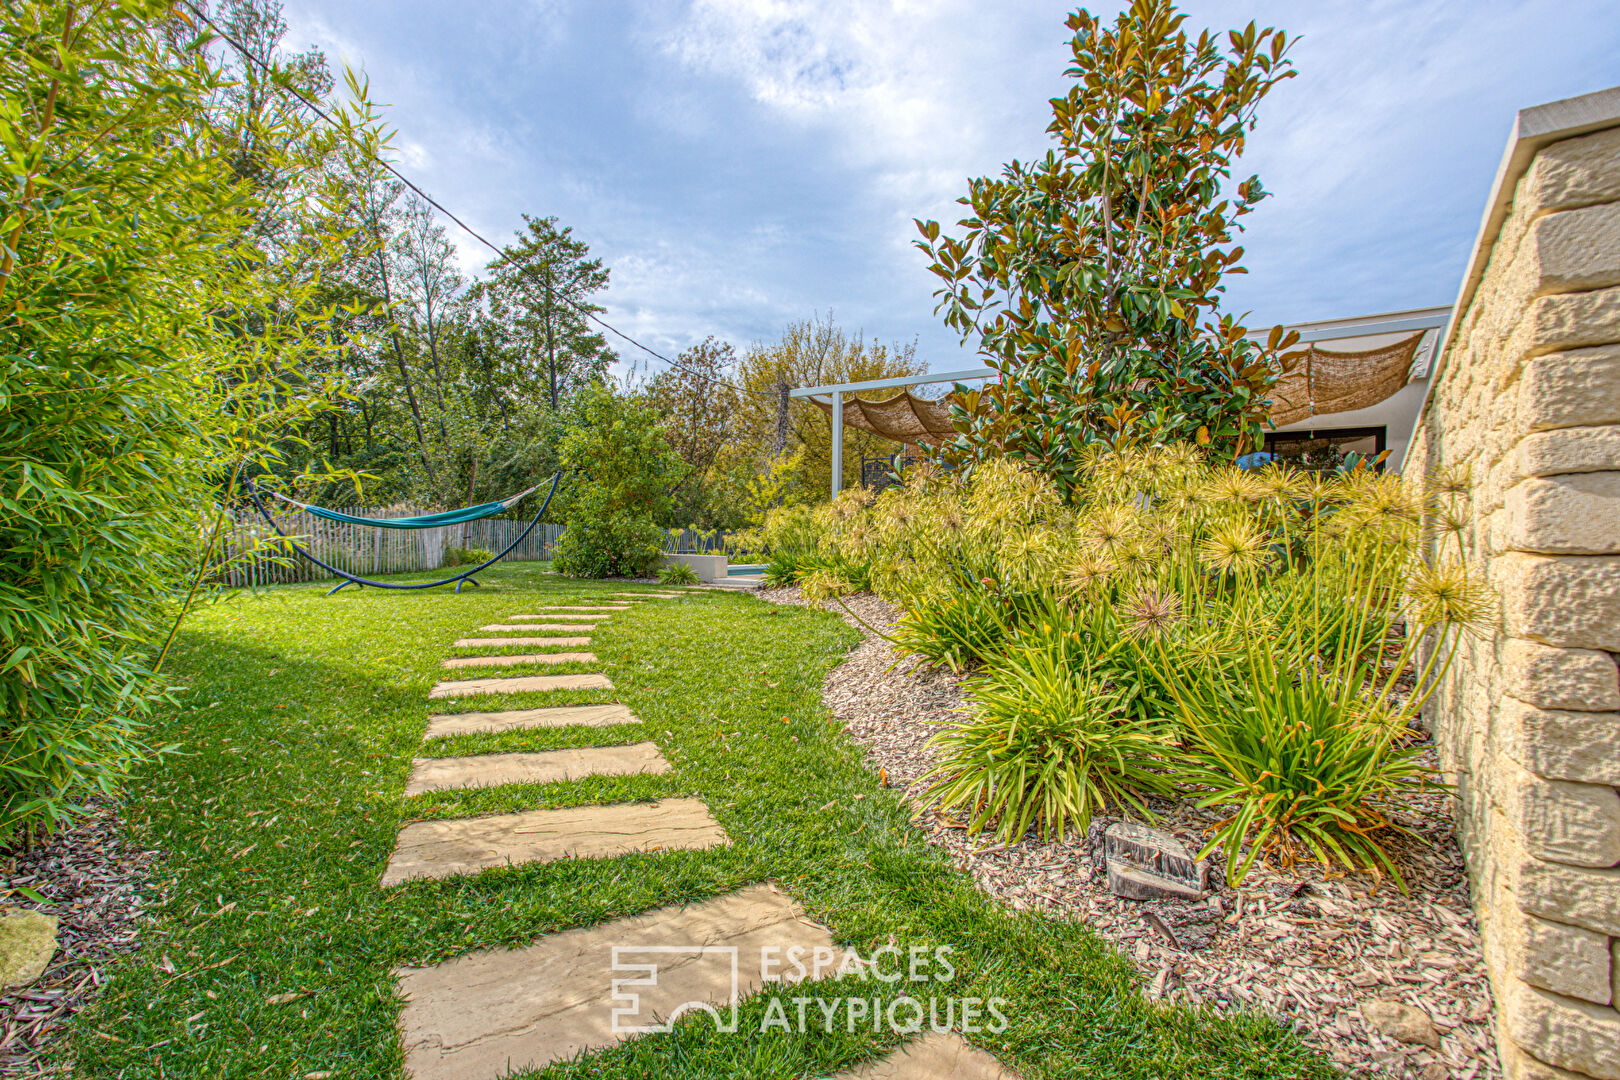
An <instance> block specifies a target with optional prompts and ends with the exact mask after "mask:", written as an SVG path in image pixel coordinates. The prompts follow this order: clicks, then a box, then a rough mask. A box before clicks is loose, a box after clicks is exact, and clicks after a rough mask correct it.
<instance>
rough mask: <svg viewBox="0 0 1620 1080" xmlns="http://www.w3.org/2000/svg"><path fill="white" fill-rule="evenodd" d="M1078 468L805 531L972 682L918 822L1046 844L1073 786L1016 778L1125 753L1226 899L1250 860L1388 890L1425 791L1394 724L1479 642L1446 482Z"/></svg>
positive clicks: (1064, 772)
mask: <svg viewBox="0 0 1620 1080" xmlns="http://www.w3.org/2000/svg"><path fill="white" fill-rule="evenodd" d="M1082 464H1083V470H1082V472H1081V473H1080V474H1079V475H1078V476H1077V478H1076V480H1075V482H1074V483H1073V485H1072V488H1071V492H1070V495H1069V497H1068V498H1062V497H1060V496H1059V495H1058V492H1057V488H1056V487H1055V486H1054V485H1052V484H1051V483H1048V482H1047V481H1045V480H1044V479H1042V478H1040V477H1038V476H1036V475H1035V474H1034V473H1032V472H1030V471H1028V470H1027V469H1025V468H1023V467H1022V466H1020V465H1018V464H1015V463H1013V462H1009V461H1006V460H987V461H984V462H981V463H980V464H978V465H977V466H976V467H975V468H974V470H973V471H972V473H971V474H969V475H962V474H960V473H956V474H942V473H940V472H937V471H934V470H930V469H927V468H924V469H920V470H917V471H916V472H915V473H913V474H910V475H908V483H907V485H906V487H905V488H903V489H899V490H894V489H891V490H890V491H886V492H884V493H883V494H882V495H881V496H879V497H878V498H876V499H875V500H870V499H868V500H867V502H865V503H862V504H860V505H856V504H854V503H853V502H852V503H851V504H849V505H848V506H846V507H844V508H843V509H842V510H841V511H840V512H839V513H838V514H836V515H834V519H833V520H832V521H831V522H830V523H829V529H828V534H827V537H826V539H825V540H824V541H823V545H822V550H823V551H824V552H833V553H845V554H847V555H848V557H850V558H854V559H859V560H861V561H862V562H863V563H864V564H865V565H866V566H868V567H869V569H870V580H871V583H872V587H873V588H874V590H876V591H877V592H879V593H880V594H881V595H883V596H885V597H886V598H888V599H890V600H893V601H895V602H896V603H898V604H899V605H900V606H901V607H902V608H903V609H904V612H905V614H904V615H903V617H902V619H901V621H900V624H899V626H898V628H897V630H896V633H895V636H894V638H893V639H892V640H893V641H894V643H895V644H896V645H897V646H898V647H899V648H900V649H901V651H903V652H908V653H912V654H915V655H918V656H921V657H923V658H925V659H927V660H929V661H930V662H932V663H938V664H942V665H945V666H948V667H951V668H952V669H953V670H957V671H971V670H974V669H976V668H978V669H982V672H983V674H982V676H981V678H980V679H977V680H974V681H973V682H972V684H971V687H972V693H971V698H972V700H973V702H974V704H975V705H977V706H978V707H979V712H978V714H977V715H976V717H975V719H974V720H972V721H971V722H969V723H966V724H964V725H961V726H959V727H956V728H953V729H951V730H950V731H949V732H947V733H946V734H944V735H942V736H941V737H940V746H941V747H942V748H943V749H946V750H947V751H948V752H947V754H946V757H945V758H944V759H943V760H942V762H941V764H940V766H939V770H938V772H937V777H936V778H937V780H938V783H937V785H936V789H935V790H936V792H937V793H938V794H939V796H940V797H941V798H943V799H946V800H947V801H948V802H949V803H950V805H951V806H953V807H958V808H959V807H963V806H971V808H972V812H971V813H969V814H968V815H967V817H968V821H969V824H970V826H972V827H989V825H990V823H991V822H994V823H997V824H996V827H997V828H998V830H1005V829H1007V828H1016V827H1018V825H1019V822H1020V821H1034V820H1036V819H1037V818H1040V819H1041V820H1043V821H1045V820H1047V819H1046V818H1043V817H1042V815H1043V814H1047V813H1048V808H1050V807H1054V806H1056V805H1058V803H1063V804H1064V805H1081V804H1080V803H1078V802H1076V801H1075V799H1076V798H1077V797H1075V796H1073V792H1074V790H1075V784H1077V783H1080V782H1081V781H1080V780H1078V779H1076V777H1075V775H1073V774H1071V773H1070V772H1069V771H1068V769H1069V766H1068V765H1065V766H1063V767H1061V768H1060V767H1057V766H1056V765H1054V766H1053V767H1052V768H1051V769H1045V768H1036V767H1035V766H1034V765H1033V764H1031V762H1033V761H1035V760H1037V758H1038V757H1039V755H1040V754H1043V753H1045V754H1049V755H1050V761H1051V762H1053V763H1056V762H1069V763H1071V764H1072V763H1073V762H1074V761H1076V760H1081V759H1083V760H1085V761H1086V762H1087V764H1086V766H1085V770H1086V772H1085V775H1090V773H1089V770H1090V768H1091V766H1090V764H1089V762H1090V760H1091V759H1090V758H1087V757H1085V755H1084V754H1082V753H1081V752H1080V750H1078V749H1076V746H1077V745H1083V746H1091V745H1092V744H1093V742H1094V741H1095V740H1099V739H1102V738H1103V737H1104V736H1105V735H1106V736H1107V737H1108V738H1109V739H1110V740H1112V739H1113V737H1114V735H1115V734H1116V731H1117V730H1127V731H1133V732H1135V733H1137V734H1140V735H1143V736H1147V737H1148V739H1147V741H1146V742H1136V741H1133V742H1130V743H1129V745H1131V746H1132V747H1133V754H1134V753H1136V752H1138V751H1139V752H1140V756H1135V757H1133V758H1132V759H1131V760H1132V768H1133V769H1138V768H1139V769H1141V770H1145V771H1146V773H1148V774H1152V775H1153V776H1156V777H1158V778H1159V779H1158V780H1155V781H1151V782H1150V783H1154V784H1161V783H1168V784H1173V785H1175V786H1176V787H1178V788H1179V789H1180V790H1182V791H1184V792H1185V793H1186V794H1187V795H1188V796H1189V797H1191V798H1194V799H1196V800H1198V801H1199V802H1200V804H1201V805H1203V806H1205V807H1209V808H1220V809H1222V810H1224V811H1225V812H1226V813H1225V816H1224V817H1223V819H1222V820H1221V821H1220V823H1219V824H1218V825H1217V826H1216V827H1215V829H1214V831H1213V833H1212V836H1211V838H1210V840H1209V843H1208V844H1207V845H1206V847H1205V849H1204V854H1205V855H1208V854H1210V853H1211V852H1213V851H1215V850H1216V849H1224V855H1225V858H1226V859H1227V861H1228V864H1229V877H1230V879H1231V880H1233V881H1234V882H1236V881H1241V880H1242V879H1243V877H1244V875H1245V874H1246V873H1247V872H1248V871H1249V870H1250V869H1251V868H1252V867H1253V865H1254V863H1255V862H1256V861H1257V860H1264V861H1269V862H1273V863H1276V864H1279V865H1282V866H1284V867H1288V866H1294V865H1298V864H1299V863H1301V862H1302V861H1316V862H1319V863H1321V864H1322V865H1323V866H1324V867H1326V868H1328V869H1339V870H1357V871H1367V872H1371V873H1373V874H1376V875H1385V874H1387V875H1391V876H1393V877H1395V878H1396V880H1397V882H1399V874H1398V873H1397V872H1396V869H1395V862H1394V860H1393V859H1392V858H1391V857H1390V856H1389V853H1388V851H1387V850H1386V846H1385V845H1386V844H1387V842H1388V841H1389V839H1390V838H1392V837H1394V836H1395V835H1396V834H1397V833H1398V832H1399V830H1398V829H1397V828H1396V827H1395V826H1394V825H1393V824H1392V822H1391V817H1390V814H1389V812H1388V806H1389V803H1390V801H1391V800H1392V799H1395V798H1396V797H1398V796H1400V795H1401V794H1402V793H1404V792H1408V791H1410V790H1413V789H1414V788H1416V787H1420V786H1422V785H1425V784H1432V783H1435V782H1436V780H1435V777H1434V775H1433V773H1432V771H1431V770H1430V769H1428V768H1427V767H1425V766H1424V765H1423V764H1422V758H1421V757H1420V755H1419V753H1418V751H1417V749H1416V748H1415V747H1416V744H1417V743H1418V742H1420V741H1421V738H1422V736H1421V733H1420V731H1419V730H1418V729H1417V727H1416V725H1415V723H1414V721H1415V720H1416V718H1417V716H1418V714H1419V712H1420V710H1421V709H1422V707H1423V705H1424V703H1425V702H1426V701H1427V699H1428V697H1429V695H1431V694H1432V693H1434V692H1435V690H1436V688H1437V687H1438V686H1439V685H1440V683H1441V681H1442V680H1443V678H1444V676H1445V673H1446V670H1447V668H1448V667H1449V665H1450V663H1451V657H1452V656H1453V655H1454V654H1455V646H1456V641H1457V638H1458V636H1459V635H1461V634H1466V633H1471V632H1473V631H1474V630H1475V629H1477V628H1478V627H1480V626H1482V625H1485V624H1487V623H1488V622H1489V621H1490V617H1491V607H1492V605H1491V600H1490V596H1489V593H1488V591H1487V590H1486V589H1485V588H1484V586H1483V585H1482V584H1481V583H1480V582H1478V581H1477V580H1475V578H1474V576H1473V575H1471V574H1470V573H1469V571H1468V569H1467V567H1466V564H1465V562H1464V561H1463V554H1464V552H1463V546H1462V543H1461V525H1460V524H1459V523H1461V522H1464V521H1466V520H1467V518H1468V515H1467V513H1466V510H1465V506H1464V505H1463V504H1464V501H1465V500H1466V498H1467V490H1468V483H1467V478H1466V476H1463V475H1448V476H1444V477H1438V478H1436V479H1435V480H1434V481H1433V482H1432V484H1431V487H1430V489H1429V490H1428V491H1427V492H1424V491H1422V490H1420V488H1419V487H1418V485H1416V484H1414V483H1412V482H1410V481H1403V480H1401V479H1399V478H1396V477H1393V476H1387V475H1384V474H1380V473H1376V472H1372V471H1370V470H1369V469H1368V468H1367V467H1366V466H1365V465H1363V466H1359V467H1357V468H1354V469H1350V470H1348V471H1342V472H1337V473H1331V474H1314V475H1311V474H1305V473H1301V472H1298V471H1295V470H1291V469H1289V468H1287V467H1284V466H1279V465H1270V466H1267V467H1265V468H1262V469H1258V470H1241V469H1237V468H1234V467H1231V466H1226V465H1220V464H1215V463H1212V462H1210V461H1208V460H1207V459H1206V458H1205V456H1204V455H1203V454H1202V453H1201V452H1200V451H1199V450H1198V449H1197V448H1195V447H1191V446H1173V447H1152V448H1135V449H1127V450H1122V451H1115V450H1108V449H1103V448H1097V447H1091V448H1087V450H1086V451H1085V452H1084V454H1083V455H1082ZM1425 538H1426V539H1427V541H1428V542H1427V543H1426V544H1424V545H1420V544H1419V540H1420V539H1425ZM1058 671H1071V672H1074V671H1078V672H1084V678H1082V679H1081V680H1080V681H1079V682H1077V683H1075V684H1073V685H1068V684H1065V685H1062V686H1057V685H1056V684H1055V683H1054V682H1053V680H1054V679H1055V678H1056V676H1055V675H1054V674H1052V673H1053V672H1058ZM1077 677H1078V676H1077ZM1049 684H1050V685H1049ZM1036 687H1040V688H1041V689H1036ZM1009 701H1017V702H1018V703H1019V704H1018V707H1017V708H1016V709H1014V708H1013V707H1012V706H1011V705H1009V704H1008V702H1009ZM1088 709H1089V710H1091V714H1092V715H1091V716H1090V719H1088V720H1086V721H1085V722H1084V723H1079V722H1077V721H1075V715H1076V711H1077V710H1080V711H1084V710H1088ZM1020 710H1021V711H1020ZM1166 730H1168V731H1172V732H1173V738H1164V737H1162V734H1161V733H1162V732H1164V731H1166ZM1074 740H1078V741H1079V742H1078V744H1077V743H1076V742H1075V741H1074ZM1149 746H1151V749H1149ZM992 751H994V753H992ZM1077 755H1079V756H1078V757H1077ZM1149 758H1154V759H1156V763H1150V762H1149V761H1148V759H1149ZM1039 760H1047V759H1045V758H1041V759H1039ZM1132 775H1133V776H1134V775H1135V774H1134V773H1133V774H1132ZM1008 777H1015V778H1016V783H1012V782H1010V781H1009V780H1008V779H1007V778H1008ZM1105 787H1106V785H1105ZM1139 789H1140V790H1149V788H1146V787H1143V788H1139ZM1107 790H1112V789H1107ZM1110 797H1112V796H1110ZM1084 805H1087V806H1092V805H1096V802H1095V800H1092V801H1090V802H1086V803H1085V804H1084ZM1127 805H1128V804H1127ZM1031 807H1035V808H1036V809H1031ZM1053 827H1054V826H1053V825H1052V824H1051V822H1050V821H1048V822H1047V824H1045V825H1043V826H1042V829H1043V830H1045V831H1047V832H1050V831H1051V830H1052V828H1053ZM1004 835H1006V834H1005V832H1004ZM1403 887H1404V885H1403Z"/></svg>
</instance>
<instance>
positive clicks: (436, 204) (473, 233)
mask: <svg viewBox="0 0 1620 1080" xmlns="http://www.w3.org/2000/svg"><path fill="white" fill-rule="evenodd" d="M180 3H181V4H183V5H184V6H185V7H186V9H187V10H189V11H190V12H191V13H192V14H193V15H195V16H196V17H197V18H199V19H201V20H202V21H203V22H204V23H206V24H207V25H208V27H209V29H211V30H213V31H214V33H216V34H218V35H219V36H220V38H222V39H223V40H225V41H227V42H229V43H230V44H231V46H232V47H233V48H235V49H236V51H237V52H238V53H239V54H240V55H241V57H242V59H243V61H244V62H245V63H251V64H253V65H254V66H256V67H258V68H259V69H260V70H261V71H263V72H264V73H265V74H266V75H267V76H269V78H270V85H271V86H272V87H273V88H274V89H277V90H280V91H282V92H283V93H286V94H290V95H291V96H293V97H295V98H297V99H298V101H299V103H300V104H302V105H303V106H304V108H306V109H308V110H309V111H310V112H312V113H314V114H315V115H316V116H318V117H320V119H321V120H323V121H324V122H325V123H326V124H327V126H329V127H331V128H334V129H336V130H337V131H340V132H342V133H343V134H344V136H345V137H346V138H347V139H348V140H349V142H350V143H351V144H352V145H353V146H354V147H355V148H356V149H357V150H359V151H360V152H361V153H362V154H364V155H365V156H366V157H368V158H370V159H371V160H372V161H374V162H376V163H377V164H378V165H381V166H382V167H383V168H384V169H386V170H387V171H388V172H389V173H390V174H391V175H392V176H393V177H394V178H395V179H396V180H398V181H399V182H400V183H402V184H404V185H405V186H406V187H407V188H409V189H410V190H412V191H414V192H415V193H416V194H417V195H418V196H419V197H420V198H421V199H422V201H423V202H425V203H427V204H428V205H429V206H431V207H433V208H434V209H435V210H437V211H438V212H439V213H441V214H443V215H444V216H445V217H447V218H449V219H450V220H451V221H453V222H455V223H456V225H457V226H458V227H460V229H461V231H462V232H465V233H466V234H467V235H468V236H470V237H472V238H473V239H474V240H477V241H478V242H479V243H480V244H483V245H484V246H485V247H487V248H489V250H491V251H493V252H494V253H495V254H496V255H498V256H500V257H501V258H502V259H506V260H507V261H508V262H511V263H512V265H514V266H517V267H518V268H519V269H520V270H522V271H523V272H524V273H526V274H529V275H530V276H532V277H536V280H540V279H539V278H538V277H537V276H536V275H535V272H534V269H533V268H532V267H530V266H525V265H522V264H519V263H517V262H516V260H512V259H509V258H508V257H507V253H506V250H505V249H504V248H499V247H496V246H495V245H494V244H493V243H492V242H490V241H489V240H488V239H486V238H485V237H484V236H483V234H481V233H479V232H478V231H477V230H475V229H474V228H473V227H472V226H471V225H468V224H467V223H466V222H465V221H462V220H461V219H460V218H459V217H457V216H456V215H455V214H452V213H451V212H450V210H449V208H448V207H446V206H445V205H444V204H443V203H441V202H440V201H439V200H437V199H435V198H434V197H433V196H431V195H429V194H428V193H427V192H425V191H423V190H422V189H421V187H419V186H418V185H417V184H416V183H415V182H414V181H412V180H411V178H410V177H408V176H406V175H405V174H404V173H402V172H400V171H399V170H398V169H396V168H395V167H394V166H393V164H392V163H390V162H388V161H385V160H383V158H381V157H379V156H378V155H376V154H374V153H372V152H371V150H370V149H369V148H368V147H366V146H365V145H363V144H362V143H360V142H359V141H358V140H357V139H355V137H354V136H353V135H351V134H349V131H348V129H347V128H345V127H344V126H343V125H342V124H339V123H338V122H337V121H336V120H334V119H333V118H332V116H331V115H330V114H329V113H327V112H326V110H325V109H323V108H321V107H320V106H319V105H317V104H316V103H315V102H313V101H311V100H310V99H309V98H307V97H305V96H304V95H303V94H301V93H299V92H298V91H297V90H296V89H294V88H293V87H291V86H288V85H287V84H286V83H284V82H281V81H279V80H277V79H276V77H275V75H276V71H275V68H274V67H272V66H271V65H270V64H268V63H266V62H265V61H264V60H261V59H260V58H259V57H258V56H256V55H255V54H254V53H253V52H252V51H251V50H249V49H248V48H247V46H245V45H243V44H242V43H241V42H240V41H238V40H237V39H236V38H234V37H232V36H231V35H230V34H228V33H226V32H225V30H224V29H223V28H222V27H221V26H220V25H219V24H218V23H216V22H214V20H213V19H211V18H209V17H208V15H207V14H206V13H205V12H204V11H202V10H201V9H200V8H198V7H197V5H195V4H193V3H192V2H191V0H180ZM540 284H541V285H542V286H543V287H544V288H545V290H546V295H547V296H550V297H551V298H552V301H553V302H555V301H556V300H557V296H556V294H555V293H553V292H552V289H551V283H550V282H549V281H540ZM561 299H562V302H563V303H565V304H567V305H568V306H569V307H572V308H573V309H574V310H575V311H577V312H579V313H580V314H581V315H583V316H585V317H586V318H587V319H590V320H591V321H592V322H594V323H596V324H597V325H598V326H600V327H602V329H604V330H607V331H608V332H609V333H612V334H615V335H617V336H618V337H620V338H623V339H624V340H625V341H627V342H629V343H630V344H631V345H634V346H635V347H636V348H638V349H640V350H641V351H642V352H644V353H646V354H647V355H648V356H651V357H653V358H655V359H658V360H662V361H663V362H664V363H666V364H668V365H669V366H670V367H672V368H675V369H677V370H679V371H684V372H686V373H687V374H688V375H693V376H695V377H697V378H699V379H707V380H709V381H710V382H714V383H719V384H720V385H721V386H729V387H731V389H733V390H735V391H737V392H738V393H740V394H753V395H754V396H755V397H762V398H772V399H774V398H775V397H776V394H775V393H773V392H768V391H763V390H749V389H748V388H746V387H742V386H738V385H737V384H736V383H733V382H731V381H729V380H727V379H722V378H719V377H718V376H715V375H710V374H708V373H707V372H703V371H698V370H697V369H695V368H692V367H689V366H687V365H686V364H683V363H681V362H680V361H679V360H671V359H670V358H669V357H667V356H665V355H664V354H662V353H660V352H658V351H657V350H655V349H651V348H648V347H647V346H646V345H643V344H642V343H641V342H639V341H637V340H636V339H635V338H633V337H631V336H630V335H629V334H626V333H625V332H624V331H623V330H620V329H619V328H618V327H616V326H614V325H612V324H611V323H609V322H608V321H607V320H606V319H603V318H602V317H601V316H599V315H597V314H596V312H594V311H592V310H591V309H590V306H589V305H586V304H581V303H579V302H578V301H577V300H574V299H572V298H570V297H567V296H564V297H562V298H561Z"/></svg>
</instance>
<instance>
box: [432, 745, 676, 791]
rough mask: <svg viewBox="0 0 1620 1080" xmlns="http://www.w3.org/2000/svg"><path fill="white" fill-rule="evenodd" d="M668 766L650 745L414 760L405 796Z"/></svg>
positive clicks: (642, 771)
mask: <svg viewBox="0 0 1620 1080" xmlns="http://www.w3.org/2000/svg"><path fill="white" fill-rule="evenodd" d="M667 772H669V761H668V760H667V759H666V758H665V757H664V755H663V754H661V753H659V752H658V746H657V744H655V743H650V742H639V743H631V744H630V745H629V746H581V747H577V748H575V749H571V750H544V751H541V752H538V753H532V754H474V755H472V756H471V757H442V758H417V759H416V760H415V761H413V762H411V778H410V780H409V781H407V782H406V784H405V794H406V795H408V796H409V795H421V794H422V793H423V792H427V791H448V790H451V789H453V788H482V787H496V786H498V785H501V784H554V783H557V782H558V781H559V780H579V779H582V778H584V777H587V776H634V775H640V774H648V775H658V774H662V773H667Z"/></svg>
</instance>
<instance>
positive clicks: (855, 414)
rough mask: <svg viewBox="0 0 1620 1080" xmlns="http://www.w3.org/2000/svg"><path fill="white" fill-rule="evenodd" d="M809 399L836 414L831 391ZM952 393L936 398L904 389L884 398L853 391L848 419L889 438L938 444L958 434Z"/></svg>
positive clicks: (848, 400) (846, 410)
mask: <svg viewBox="0 0 1620 1080" xmlns="http://www.w3.org/2000/svg"><path fill="white" fill-rule="evenodd" d="M809 400H811V401H813V402H815V403H816V406H817V407H818V408H819V409H821V411H822V412H824V413H826V414H827V415H828V416H829V417H830V416H832V409H833V403H832V397H831V395H824V396H817V395H815V394H811V395H810V398H809ZM949 400H950V399H949V397H948V396H947V397H945V398H942V399H940V400H939V401H932V400H930V399H928V398H920V397H918V396H917V395H916V394H913V393H912V392H911V391H909V390H902V391H900V393H898V394H896V395H895V396H894V397H892V398H888V399H886V400H883V401H863V400H861V399H860V398H858V397H855V396H853V395H849V396H846V397H845V398H844V423H845V424H846V425H848V426H849V427H852V428H857V429H859V430H861V431H870V432H871V433H872V434H874V435H881V436H882V437H883V438H885V439H892V440H893V441H895V442H898V443H907V444H909V445H912V446H917V445H927V446H937V445H938V444H940V443H942V442H944V441H945V440H946V439H949V438H950V437H951V436H953V435H955V434H956V429H955V428H954V427H952V426H951V407H950V404H949Z"/></svg>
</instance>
